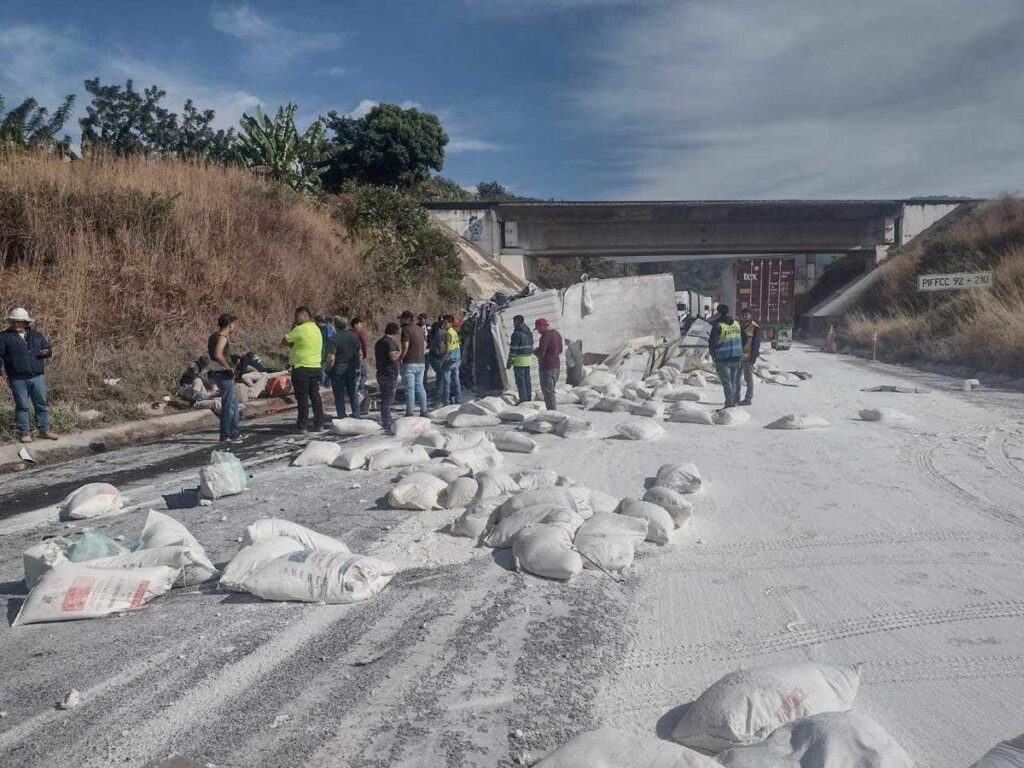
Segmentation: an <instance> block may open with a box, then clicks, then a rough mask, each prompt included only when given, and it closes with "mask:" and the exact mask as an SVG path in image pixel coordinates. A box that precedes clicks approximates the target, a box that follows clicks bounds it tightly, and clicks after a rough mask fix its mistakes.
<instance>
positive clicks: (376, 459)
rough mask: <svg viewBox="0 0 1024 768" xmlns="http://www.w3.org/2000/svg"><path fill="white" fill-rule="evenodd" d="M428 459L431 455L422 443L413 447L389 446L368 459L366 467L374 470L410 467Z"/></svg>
mask: <svg viewBox="0 0 1024 768" xmlns="http://www.w3.org/2000/svg"><path fill="white" fill-rule="evenodd" d="M428 461H430V456H428V455H427V451H426V449H425V448H424V447H423V446H422V445H414V446H412V447H411V448H388V449H387V450H383V451H381V452H380V453H373V454H371V456H370V458H369V459H367V461H366V468H367V469H369V470H370V471H371V472H372V471H376V470H381V469H392V468H393V467H408V466H410V465H412V464H419V463H421V462H422V463H426V462H428Z"/></svg>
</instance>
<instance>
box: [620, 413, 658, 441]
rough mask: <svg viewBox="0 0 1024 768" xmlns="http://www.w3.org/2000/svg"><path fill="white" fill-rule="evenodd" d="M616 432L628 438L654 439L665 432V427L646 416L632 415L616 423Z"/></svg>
mask: <svg viewBox="0 0 1024 768" xmlns="http://www.w3.org/2000/svg"><path fill="white" fill-rule="evenodd" d="M615 432H616V433H617V434H619V435H621V436H622V437H624V438H626V439H627V440H653V439H654V438H656V437H661V436H662V435H664V434H665V428H664V427H663V426H661V424H659V423H658V422H656V421H655V420H654V419H649V418H647V417H646V416H630V417H629V418H628V419H626V420H624V421H621V422H619V423H618V424H616V425H615Z"/></svg>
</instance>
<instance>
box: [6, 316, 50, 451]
mask: <svg viewBox="0 0 1024 768" xmlns="http://www.w3.org/2000/svg"><path fill="white" fill-rule="evenodd" d="M7 323H8V326H7V330H5V331H0V380H2V379H3V378H4V377H6V378H7V383H8V384H9V385H10V387H11V394H12V395H14V417H15V421H16V422H17V424H18V432H19V433H21V442H23V443H31V442H32V425H31V424H30V423H29V407H30V406H31V407H33V408H34V409H35V412H36V426H37V427H38V428H39V437H41V438H43V439H44V440H56V439H57V438H56V436H55V435H54V434H53V433H52V432H51V431H50V406H49V404H48V403H47V401H46V382H45V381H44V380H43V365H44V363H43V361H44V360H46V359H47V358H49V357H50V355H52V354H53V350H51V349H50V342H49V341H48V340H47V339H46V337H45V336H43V334H41V333H39V331H37V330H35V329H33V328H32V327H31V324H32V318H31V317H30V316H29V314H28V312H27V311H26V310H24V309H22V308H21V307H18V308H16V309H13V310H11V313H10V314H9V315H7Z"/></svg>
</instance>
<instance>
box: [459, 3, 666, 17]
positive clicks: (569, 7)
mask: <svg viewBox="0 0 1024 768" xmlns="http://www.w3.org/2000/svg"><path fill="white" fill-rule="evenodd" d="M664 1H665V0H465V2H466V5H468V6H469V7H470V8H471V9H473V10H475V11H477V12H481V13H488V14H491V15H496V16H532V15H541V14H544V15H549V14H554V13H564V12H567V11H589V10H595V9H601V8H614V7H616V6H619V7H628V8H636V7H638V6H641V5H649V4H651V3H659V2H664Z"/></svg>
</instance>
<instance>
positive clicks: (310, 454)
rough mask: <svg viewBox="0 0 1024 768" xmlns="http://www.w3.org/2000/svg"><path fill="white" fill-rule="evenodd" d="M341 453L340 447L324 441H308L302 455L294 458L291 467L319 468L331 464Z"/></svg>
mask: <svg viewBox="0 0 1024 768" xmlns="http://www.w3.org/2000/svg"><path fill="white" fill-rule="evenodd" d="M339 453H341V446H340V445H338V444H337V443H329V442H327V441H326V440H310V441H309V445H307V446H306V447H305V448H304V449H303V451H302V453H300V454H299V455H298V456H296V457H295V461H293V462H292V466H293V467H319V466H323V465H326V464H330V463H332V462H333V461H334V460H335V459H337V458H338V454H339Z"/></svg>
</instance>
